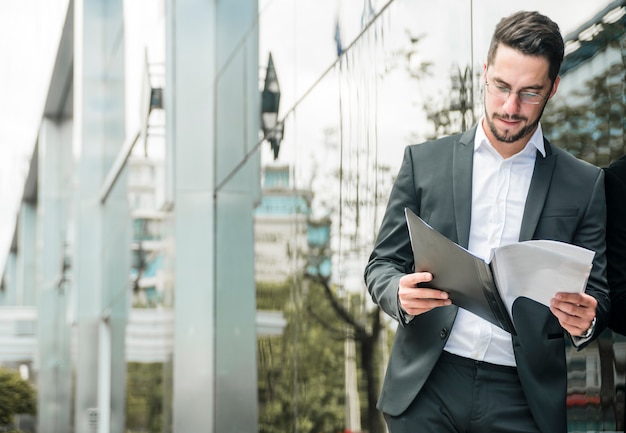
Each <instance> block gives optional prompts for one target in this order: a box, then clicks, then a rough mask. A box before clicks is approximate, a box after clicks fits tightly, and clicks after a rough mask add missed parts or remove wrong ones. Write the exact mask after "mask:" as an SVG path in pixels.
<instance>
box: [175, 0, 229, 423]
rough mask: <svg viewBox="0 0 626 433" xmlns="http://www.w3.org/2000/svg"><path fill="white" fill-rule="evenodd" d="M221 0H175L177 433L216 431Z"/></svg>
mask: <svg viewBox="0 0 626 433" xmlns="http://www.w3.org/2000/svg"><path fill="white" fill-rule="evenodd" d="M216 4H217V1H215V0H211V1H205V0H168V9H167V14H168V20H171V21H170V23H169V25H168V29H169V30H170V33H169V34H168V35H167V37H166V40H167V47H166V49H167V55H166V57H167V58H166V62H167V66H166V67H167V71H166V72H167V78H166V80H167V81H166V87H165V92H166V95H167V96H166V97H167V99H166V103H167V104H168V105H166V106H165V113H166V127H167V129H168V131H169V132H168V138H169V139H170V140H172V141H173V146H174V149H175V154H174V155H170V158H172V157H173V158H174V179H173V181H174V206H175V208H174V209H175V210H174V219H175V221H174V230H175V239H176V257H175V261H174V266H175V288H176V295H175V335H174V375H173V381H174V384H173V385H174V390H173V391H174V402H173V405H174V408H173V412H174V414H173V416H174V419H173V422H174V429H173V431H174V432H191V431H196V430H202V431H204V432H214V431H215V398H216V396H215V350H216V349H215V309H216V306H215V263H214V252H215V202H214V197H213V192H214V188H215V164H216V161H215V155H214V152H215V151H214V148H215V88H214V82H215V73H216V72H215V49H216V41H215V27H216V26H217V25H218V21H217V19H216Z"/></svg>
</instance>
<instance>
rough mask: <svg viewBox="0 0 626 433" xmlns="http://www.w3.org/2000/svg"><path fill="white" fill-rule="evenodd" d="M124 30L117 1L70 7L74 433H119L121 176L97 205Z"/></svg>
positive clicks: (115, 108) (120, 96)
mask: <svg viewBox="0 0 626 433" xmlns="http://www.w3.org/2000/svg"><path fill="white" fill-rule="evenodd" d="M123 23H124V21H123V1H122V0H74V141H75V143H74V148H75V149H77V153H78V155H79V156H78V164H77V171H76V174H77V189H76V192H75V197H74V211H75V218H74V221H75V229H74V233H75V234H74V248H73V268H72V274H73V284H74V287H73V289H74V290H75V293H76V301H75V311H74V316H75V320H76V336H75V338H76V339H77V352H76V354H77V357H76V363H75V373H76V375H75V377H76V388H75V422H74V429H75V430H74V431H75V432H76V433H93V432H95V431H97V432H99V433H102V432H104V431H106V432H107V433H122V432H124V431H125V419H124V414H125V389H126V380H125V378H126V364H125V350H124V328H125V322H126V317H127V310H128V289H129V287H128V278H129V275H130V230H129V227H130V213H129V210H128V203H127V197H126V177H125V176H124V175H122V176H121V177H120V178H118V181H117V183H116V184H115V187H114V188H113V189H112V190H111V193H110V194H109V196H108V198H107V200H106V202H105V203H101V202H100V190H101V188H102V186H103V183H104V179H105V176H106V174H107V172H108V170H109V169H110V167H111V166H112V164H113V161H114V160H115V157H116V156H117V154H118V153H119V150H120V148H121V146H122V144H123V142H124V139H125V125H124V119H125V110H124V106H125V101H124V26H123Z"/></svg>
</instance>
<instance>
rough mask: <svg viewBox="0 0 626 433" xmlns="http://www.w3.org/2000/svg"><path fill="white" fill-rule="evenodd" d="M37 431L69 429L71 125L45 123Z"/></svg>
mask: <svg viewBox="0 0 626 433" xmlns="http://www.w3.org/2000/svg"><path fill="white" fill-rule="evenodd" d="M37 149H38V161H39V163H38V165H39V168H38V171H39V173H38V176H37V178H38V188H37V190H38V203H39V204H38V208H37V212H38V217H37V221H38V223H37V233H38V237H37V239H38V241H37V245H38V253H37V257H38V262H37V263H38V265H37V268H38V273H37V275H38V278H37V287H38V288H39V294H38V299H39V302H38V351H37V353H38V362H37V366H38V375H37V377H38V381H37V432H38V433H66V432H69V431H71V426H72V417H71V413H72V400H71V398H72V392H71V391H72V365H71V362H72V361H71V352H70V328H69V323H68V322H67V315H66V313H67V310H66V308H67V299H68V289H69V287H70V286H69V282H68V281H66V280H65V278H66V277H67V273H68V271H69V270H68V269H65V268H66V265H67V262H66V257H65V253H66V245H65V244H66V239H67V230H68V217H69V203H70V199H71V194H70V192H71V185H72V165H73V164H72V122H71V120H66V121H53V120H50V119H45V118H44V119H43V121H42V125H41V128H40V131H39V142H38V147H37Z"/></svg>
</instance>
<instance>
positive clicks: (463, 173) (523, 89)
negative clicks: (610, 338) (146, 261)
mask: <svg viewBox="0 0 626 433" xmlns="http://www.w3.org/2000/svg"><path fill="white" fill-rule="evenodd" d="M563 51H564V47H563V38H562V36H561V34H560V31H559V28H558V26H557V25H556V24H555V23H554V22H553V21H552V20H550V19H549V18H548V17H545V16H543V15H541V14H538V13H536V12H519V13H516V14H513V15H511V16H509V17H507V18H504V19H502V20H501V21H500V23H499V24H498V25H497V26H496V29H495V32H494V35H493V37H492V41H491V45H490V49H489V52H488V57H487V61H486V62H485V64H484V67H483V75H482V79H483V83H484V86H485V95H484V104H485V114H484V116H483V117H482V118H481V120H480V121H479V123H478V124H477V125H476V126H475V127H474V128H472V129H470V130H469V131H466V132H464V133H462V134H458V135H455V136H451V137H446V138H442V139H439V140H435V141H432V142H426V143H422V144H419V145H414V146H409V147H407V148H406V150H405V153H404V160H403V162H402V166H401V168H400V171H399V174H398V177H397V179H396V181H395V183H394V186H393V188H392V191H391V194H390V197H389V203H388V205H387V210H386V212H385V216H384V218H383V221H382V223H381V227H380V231H379V234H378V238H377V240H376V244H375V246H374V250H373V252H372V254H371V256H370V260H369V262H368V264H367V266H366V269H365V281H366V284H367V286H368V290H369V292H370V294H371V295H372V299H373V300H374V302H375V303H377V304H378V305H379V306H380V307H381V308H382V309H383V310H384V311H385V313H387V314H388V315H389V316H391V317H392V318H394V319H396V320H397V321H398V324H399V325H398V328H397V332H396V337H395V341H394V345H393V348H392V351H391V355H390V359H389V365H388V367H387V373H386V375H385V380H384V383H383V388H382V392H381V395H380V399H379V402H378V407H379V408H380V409H381V410H382V411H383V413H384V415H385V420H386V422H387V425H388V427H389V430H390V432H391V433H420V432H432V433H445V432H461V431H462V432H481V433H482V432H498V433H503V432H542V433H564V432H566V431H567V414H566V394H567V367H566V358H565V339H566V338H569V339H571V340H572V342H573V344H574V345H576V346H578V347H580V348H582V347H584V346H585V345H586V344H587V343H588V342H589V341H590V340H591V339H593V338H595V336H596V335H597V334H598V333H599V332H600V331H601V330H602V329H603V328H605V327H606V325H607V322H608V314H609V294H608V288H607V283H606V254H605V253H606V252H605V248H606V247H605V218H606V206H605V197H604V178H603V172H602V170H600V169H599V168H597V167H594V166H592V165H590V164H587V163H585V162H583V161H580V160H578V159H576V158H574V157H573V156H571V155H570V154H569V153H567V152H565V151H563V150H561V149H558V148H557V147H555V146H553V145H552V144H551V143H549V142H548V140H546V139H545V138H544V137H543V134H542V130H541V125H540V123H539V119H540V118H541V114H542V113H543V109H544V108H545V106H546V104H547V102H548V100H549V99H550V98H551V97H552V96H553V95H554V94H555V92H556V90H557V87H558V84H559V76H558V72H559V69H560V66H561V62H562V60H563ZM405 207H406V208H409V209H411V210H412V211H413V212H415V213H416V214H417V215H419V216H421V218H422V219H424V220H425V221H426V222H427V223H428V224H430V225H431V226H432V227H433V228H434V229H436V230H437V231H439V232H441V233H442V234H443V235H445V236H446V237H448V238H449V239H451V240H452V241H454V242H456V243H458V244H459V245H461V246H463V247H465V248H467V249H468V250H469V251H470V252H472V253H473V254H474V255H477V256H479V257H481V258H483V259H486V260H487V259H488V257H489V252H490V250H491V249H492V248H494V247H498V246H500V245H504V244H508V243H513V242H517V241H524V240H528V239H553V240H558V241H563V242H567V243H572V244H576V245H579V246H582V247H585V248H588V249H590V250H593V251H595V253H596V254H595V257H594V261H593V267H592V270H591V274H590V276H589V280H588V284H587V287H586V290H585V293H576V291H577V290H576V288H570V287H562V288H560V289H562V292H561V291H560V292H559V293H557V294H556V295H555V297H554V298H553V299H552V300H551V306H550V308H547V307H545V306H544V305H541V304H539V303H536V302H534V301H532V300H530V299H527V298H521V299H519V300H517V301H516V302H515V304H514V306H513V311H512V315H513V321H514V324H515V327H516V330H517V333H516V335H511V334H509V333H507V332H506V331H504V330H503V329H501V328H499V327H497V326H494V325H492V324H491V323H490V322H487V321H485V320H483V319H481V318H480V317H478V316H476V315H474V314H472V313H470V312H469V311H466V310H464V309H462V308H458V307H457V306H455V305H454V304H453V302H454V299H449V296H448V294H447V293H446V292H443V291H440V290H435V289H432V288H429V285H428V282H429V281H431V279H432V278H433V276H432V275H431V274H430V273H428V272H422V271H423V270H422V269H413V268H414V263H413V255H412V250H411V245H410V241H409V237H408V232H407V227H406V223H405V217H404V208H405ZM572 292H574V293H572Z"/></svg>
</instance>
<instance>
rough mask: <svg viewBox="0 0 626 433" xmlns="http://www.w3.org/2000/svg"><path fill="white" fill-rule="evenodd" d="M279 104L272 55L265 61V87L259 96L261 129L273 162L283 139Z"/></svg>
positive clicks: (278, 92)
mask: <svg viewBox="0 0 626 433" xmlns="http://www.w3.org/2000/svg"><path fill="white" fill-rule="evenodd" d="M279 104H280V86H279V84H278V77H277V76H276V68H274V61H273V60H272V53H270V55H269V60H268V61H267V70H266V73H265V86H264V87H263V93H262V94H261V127H262V128H263V136H264V138H265V139H266V140H267V141H269V143H270V145H271V146H272V150H273V151H274V160H276V159H277V158H278V150H279V149H280V142H281V140H282V139H283V133H284V131H285V124H284V123H283V122H280V123H279V122H278V106H279Z"/></svg>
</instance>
